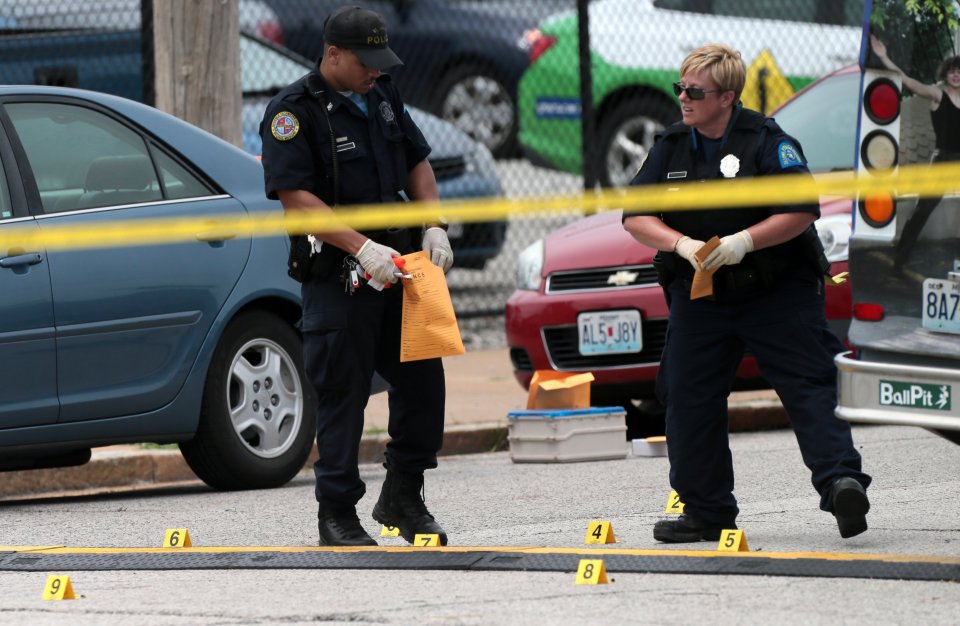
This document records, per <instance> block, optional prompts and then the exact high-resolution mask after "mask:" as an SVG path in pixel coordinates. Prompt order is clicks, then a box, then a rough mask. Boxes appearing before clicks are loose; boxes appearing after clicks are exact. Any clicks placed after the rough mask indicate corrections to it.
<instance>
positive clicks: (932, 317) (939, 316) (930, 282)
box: [922, 278, 960, 334]
mask: <svg viewBox="0 0 960 626" xmlns="http://www.w3.org/2000/svg"><path fill="white" fill-rule="evenodd" d="M922 305H923V306H922V309H923V322H922V324H923V327H924V328H926V329H927V330H935V331H938V332H941V333H956V334H960V282H956V281H952V280H943V279H940V278H928V279H926V280H925V281H923V303H922Z"/></svg>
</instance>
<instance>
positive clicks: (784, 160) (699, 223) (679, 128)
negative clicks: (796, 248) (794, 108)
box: [624, 104, 820, 246]
mask: <svg viewBox="0 0 960 626" xmlns="http://www.w3.org/2000/svg"><path fill="white" fill-rule="evenodd" d="M761 128H762V129H763V132H762V133H761V132H760V131H761ZM682 133H688V134H689V141H688V142H685V141H683V139H684V137H682V135H681V134H682ZM731 135H735V136H734V137H731ZM665 137H666V139H665ZM733 139H736V140H737V141H733ZM757 140H761V144H760V145H759V146H757V149H756V151H755V152H753V155H754V156H753V157H744V156H743V155H741V154H737V155H734V156H735V157H736V160H735V161H731V163H736V165H735V166H733V167H734V168H735V169H736V170H737V171H736V172H735V173H734V174H733V176H727V177H731V178H737V177H744V176H764V175H779V174H796V175H806V176H809V175H810V170H809V169H808V168H807V164H806V160H805V159H804V158H803V153H802V151H801V149H800V145H799V143H798V142H797V141H796V140H795V139H794V138H792V137H790V136H789V135H787V134H786V133H785V132H784V131H783V130H782V129H781V128H780V127H779V126H778V125H777V124H776V122H774V121H773V120H772V119H771V118H766V117H764V116H761V115H760V114H759V113H757V112H755V111H751V110H749V109H743V107H742V105H739V104H738V105H737V106H736V107H735V108H734V111H733V115H732V116H731V119H730V122H729V124H728V126H727V129H726V131H725V132H724V135H723V137H721V138H720V139H710V138H707V137H704V136H702V135H701V134H700V133H699V132H697V131H696V129H694V128H692V127H688V126H685V125H683V124H682V123H678V124H674V125H673V126H671V127H670V128H668V129H666V130H665V131H664V132H663V133H661V134H660V135H658V137H657V141H656V143H655V144H654V146H653V147H652V148H651V150H650V152H649V154H648V156H647V159H646V160H645V161H644V163H643V165H642V166H641V168H640V171H638V172H637V175H636V176H635V177H634V179H633V180H632V181H631V183H630V184H631V185H650V184H659V183H665V184H672V183H678V184H684V183H687V184H689V183H691V182H695V181H703V180H714V179H719V178H724V177H725V176H724V174H723V173H722V172H721V168H720V163H721V162H722V161H723V159H724V158H726V157H727V155H728V154H730V152H731V151H730V148H731V146H730V145H728V144H731V143H739V145H740V146H741V147H742V146H744V145H746V146H750V145H751V142H756V141H757ZM684 144H688V145H689V148H690V154H689V155H682V154H681V155H678V154H673V153H672V150H676V151H680V150H682V149H683V148H682V146H684ZM675 146H676V147H675ZM741 151H742V150H741ZM748 152H749V150H748ZM678 157H679V158H678ZM751 160H753V161H755V162H754V163H751V162H750V161H751ZM677 161H681V162H685V165H684V166H682V167H675V164H676V163H677ZM728 174H729V172H728ZM792 212H807V213H813V214H814V215H815V216H816V217H819V216H820V207H819V204H817V203H807V204H780V205H778V204H771V205H769V206H764V207H750V208H730V209H713V210H708V211H671V212H666V213H661V212H659V211H657V212H632V213H625V214H624V218H627V217H630V216H632V215H655V216H658V217H660V218H661V219H662V220H663V221H664V223H666V224H667V225H668V226H670V227H671V228H674V229H676V230H677V231H679V232H681V233H683V234H684V235H688V236H690V237H692V238H693V239H699V240H701V241H706V240H708V239H709V238H711V237H713V236H714V235H717V236H720V237H724V236H726V235H731V234H733V233H736V232H738V231H741V230H744V229H745V228H748V227H750V226H753V225H754V224H756V223H758V222H761V221H763V220H764V219H766V218H767V217H769V216H770V215H774V214H778V213H792ZM787 243H789V242H787ZM781 246H786V244H781Z"/></svg>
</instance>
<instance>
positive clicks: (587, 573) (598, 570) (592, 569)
mask: <svg viewBox="0 0 960 626" xmlns="http://www.w3.org/2000/svg"><path fill="white" fill-rule="evenodd" d="M607 582H609V581H608V580H607V568H606V567H604V566H603V559H580V565H579V566H578V567H577V580H576V583H575V584H577V585H605V584H607Z"/></svg>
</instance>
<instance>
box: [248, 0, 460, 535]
mask: <svg viewBox="0 0 960 626" xmlns="http://www.w3.org/2000/svg"><path fill="white" fill-rule="evenodd" d="M399 63H400V59H399V58H397V56H396V55H395V54H394V53H393V51H392V50H391V49H390V48H389V46H388V36H387V29H386V24H385V23H384V20H383V18H382V17H381V16H380V15H378V14H377V13H374V12H373V11H368V10H364V9H361V8H360V7H355V6H344V7H341V8H339V9H337V10H335V11H334V12H332V13H331V14H330V15H329V16H328V17H327V20H326V22H325V24H324V52H323V57H322V58H321V59H320V62H319V64H318V67H317V68H315V69H314V71H313V72H311V73H310V74H308V75H307V76H304V77H303V78H301V79H300V80H298V81H296V82H295V83H293V84H292V85H289V86H288V87H286V88H285V89H283V90H282V91H281V92H280V93H279V94H278V95H277V96H276V97H275V98H274V99H273V100H272V101H271V102H270V104H269V106H268V107H267V110H266V113H265V115H264V118H263V122H262V123H261V126H260V132H261V136H262V138H263V166H264V177H265V181H266V192H267V196H268V197H270V198H279V199H280V201H281V203H282V204H283V207H284V209H285V210H287V211H300V210H309V211H317V212H330V211H331V210H332V209H331V207H334V206H336V205H340V204H343V205H349V204H373V203H390V202H396V201H397V200H398V199H400V198H401V196H400V195H399V194H400V192H401V191H403V192H406V193H407V195H408V196H409V197H411V198H412V199H414V200H426V201H435V200H437V198H438V194H437V183H436V179H435V177H434V174H433V170H432V169H431V167H430V164H429V163H428V162H427V160H426V158H427V155H428V154H429V152H430V147H429V146H428V145H427V143H426V140H425V139H424V138H423V135H422V134H421V132H420V130H419V129H418V128H417V126H416V125H415V124H414V123H413V121H412V120H411V119H410V115H409V114H408V113H407V111H406V109H405V107H404V104H403V101H402V100H401V99H400V95H399V93H398V92H397V90H396V88H395V87H394V86H393V85H392V84H391V82H390V80H389V76H387V75H382V74H381V71H382V70H385V69H387V68H389V67H392V66H394V65H397V64H399ZM316 239H317V240H318V243H317V244H316V245H317V246H318V247H319V254H318V256H317V258H316V259H311V267H312V268H313V271H312V273H311V274H310V275H308V276H306V277H304V278H303V286H302V293H303V317H302V319H301V322H300V325H301V330H302V331H303V336H304V361H305V363H306V369H307V374H308V375H309V376H310V379H311V381H312V383H313V386H314V388H315V389H316V391H317V400H318V407H317V450H318V452H319V460H317V462H316V464H315V466H314V473H315V474H316V480H317V483H316V497H317V501H318V502H319V512H318V527H319V532H320V545H376V542H375V541H374V540H373V539H372V538H371V537H370V535H368V534H367V532H366V531H365V530H364V529H363V527H362V526H361V525H360V521H359V519H358V518H357V512H356V503H357V502H358V501H359V500H360V498H361V497H363V494H364V492H365V487H364V483H363V481H362V480H361V479H360V474H359V471H358V468H357V463H358V449H359V444H360V437H361V435H362V432H363V411H364V408H365V407H366V404H367V399H368V398H369V396H370V386H371V377H372V376H373V373H374V371H377V372H379V373H380V375H381V376H383V378H384V379H386V381H387V382H388V383H389V384H390V389H389V392H388V393H389V405H390V423H389V433H390V442H389V444H387V450H386V453H385V456H386V467H387V476H386V480H385V482H384V485H383V490H382V492H381V494H380V498H379V500H378V502H377V504H376V507H375V508H374V512H373V516H374V518H375V519H376V520H377V521H378V522H380V523H382V524H384V525H387V526H393V527H396V528H399V529H400V532H401V534H402V536H403V537H404V538H405V539H406V540H407V541H411V542H412V541H413V538H414V535H416V534H417V533H428V534H439V535H440V541H441V543H443V544H444V545H445V544H446V542H447V537H446V534H445V533H444V531H443V529H442V528H441V527H440V525H439V524H437V522H436V521H434V519H433V516H432V515H431V514H430V513H429V511H427V508H426V506H425V504H424V502H423V498H422V496H421V495H420V492H421V489H422V486H423V471H424V470H425V469H428V468H434V467H436V466H437V451H438V450H439V449H440V446H441V443H442V441H443V412H444V397H445V389H444V376H443V366H442V364H441V361H440V359H429V360H423V361H414V362H408V363H401V362H400V354H399V351H400V320H401V305H402V290H401V289H397V288H394V289H389V288H388V289H383V290H380V291H378V290H376V289H374V288H373V287H371V286H369V285H368V286H363V287H360V288H359V289H356V290H354V291H353V292H352V293H346V292H345V288H344V287H345V286H344V282H343V280H342V278H341V270H342V267H343V263H344V259H345V257H346V256H347V255H348V254H349V255H353V256H355V257H356V259H357V260H358V261H359V262H360V264H361V265H362V267H363V269H364V270H365V271H366V273H368V274H370V276H371V278H372V279H374V280H375V281H378V282H379V283H381V284H386V286H387V287H389V286H390V284H391V283H395V282H396V280H397V278H396V276H395V273H396V267H395V265H394V263H393V257H395V256H397V255H398V254H406V253H409V252H412V251H414V249H415V247H416V246H417V245H419V246H420V247H422V249H423V250H425V251H426V252H427V253H428V254H429V255H430V256H431V260H432V261H433V263H435V264H436V265H439V266H441V267H443V269H444V270H447V269H449V268H450V265H451V264H452V262H453V253H452V252H451V249H450V243H449V241H448V239H447V236H446V232H445V231H444V230H443V229H442V228H439V227H435V226H432V227H428V228H425V229H423V231H422V236H421V229H420V228H417V229H416V231H413V230H412V229H410V228H391V229H387V230H379V231H371V232H358V231H356V230H352V229H348V228H344V229H342V230H337V231H333V232H325V233H317V234H316ZM314 261H316V262H314ZM347 274H349V272H347Z"/></svg>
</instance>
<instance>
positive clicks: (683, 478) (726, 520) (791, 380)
mask: <svg viewBox="0 0 960 626" xmlns="http://www.w3.org/2000/svg"><path fill="white" fill-rule="evenodd" d="M685 282H686V281H682V280H677V281H674V282H673V283H672V284H671V285H670V287H669V289H670V290H671V298H672V301H671V311H670V324H669V327H668V330H667V342H666V347H665V348H664V363H665V364H668V365H667V366H666V367H665V368H664V369H663V371H664V379H665V380H664V381H663V382H664V383H665V386H666V396H667V397H666V401H667V419H666V423H667V440H668V441H669V444H670V445H669V446H668V448H667V449H668V454H669V457H670V484H671V486H672V487H673V488H674V489H675V490H676V491H677V493H678V494H679V495H680V498H681V500H682V501H683V502H684V505H685V508H684V511H685V512H687V513H691V514H693V515H694V516H695V517H698V518H700V519H702V520H704V521H706V522H710V523H711V524H716V525H719V526H728V525H729V524H731V523H732V522H734V521H735V520H736V517H737V513H738V512H739V509H738V508H737V502H736V499H735V498H734V495H733V489H734V479H733V463H732V457H731V454H730V447H729V439H728V426H729V424H728V415H727V396H728V394H729V390H730V386H731V384H732V382H733V378H734V376H735V373H736V370H737V367H738V365H739V363H740V360H741V358H742V356H743V354H744V349H747V350H749V351H750V352H751V353H752V354H753V355H754V356H755V357H756V359H757V361H758V364H759V366H760V370H761V372H762V374H763V376H764V377H765V378H766V379H767V381H769V382H770V384H771V385H772V386H773V388H774V389H775V390H776V392H777V394H778V395H779V396H780V400H781V401H782V402H783V405H784V407H785V408H786V410H787V413H788V414H789V416H790V421H791V424H792V426H793V429H794V431H795V433H796V437H797V441H798V443H799V445H800V451H801V454H802V456H803V461H804V463H805V464H806V466H807V467H808V468H809V469H810V471H811V473H812V482H813V486H814V488H816V490H817V491H818V492H819V493H820V496H821V499H820V508H821V509H823V510H825V511H829V510H831V507H832V505H831V502H830V491H831V486H832V484H833V481H834V480H836V479H837V478H840V477H842V476H850V477H852V478H854V479H856V480H857V481H859V482H860V483H861V484H862V485H863V486H864V487H867V486H868V485H869V484H870V477H869V476H867V475H866V474H864V473H863V472H862V471H861V459H860V454H859V453H858V452H857V451H856V449H855V448H854V446H853V439H852V437H851V432H850V425H849V424H848V423H847V422H845V421H842V420H840V419H838V418H837V417H835V416H834V413H833V411H834V408H835V406H836V401H837V397H836V384H835V381H836V376H837V370H836V367H835V366H834V363H833V357H834V355H835V354H837V353H838V352H841V351H843V346H842V344H841V343H840V341H839V340H838V339H837V338H836V336H834V335H833V333H832V332H831V331H830V329H829V327H828V325H827V320H826V317H825V315H824V296H823V284H822V282H821V281H820V280H819V279H817V278H815V277H814V276H813V275H812V273H810V274H809V275H804V276H802V277H801V276H793V277H786V278H783V279H782V280H780V281H779V282H778V284H777V285H776V286H775V287H773V288H772V289H771V290H769V291H764V290H763V289H762V288H761V287H759V286H757V287H754V288H752V289H751V288H747V289H738V290H735V291H728V292H722V291H721V292H718V293H717V295H716V297H715V299H697V300H690V291H689V287H688V286H687V285H685V284H684V283H685Z"/></svg>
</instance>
